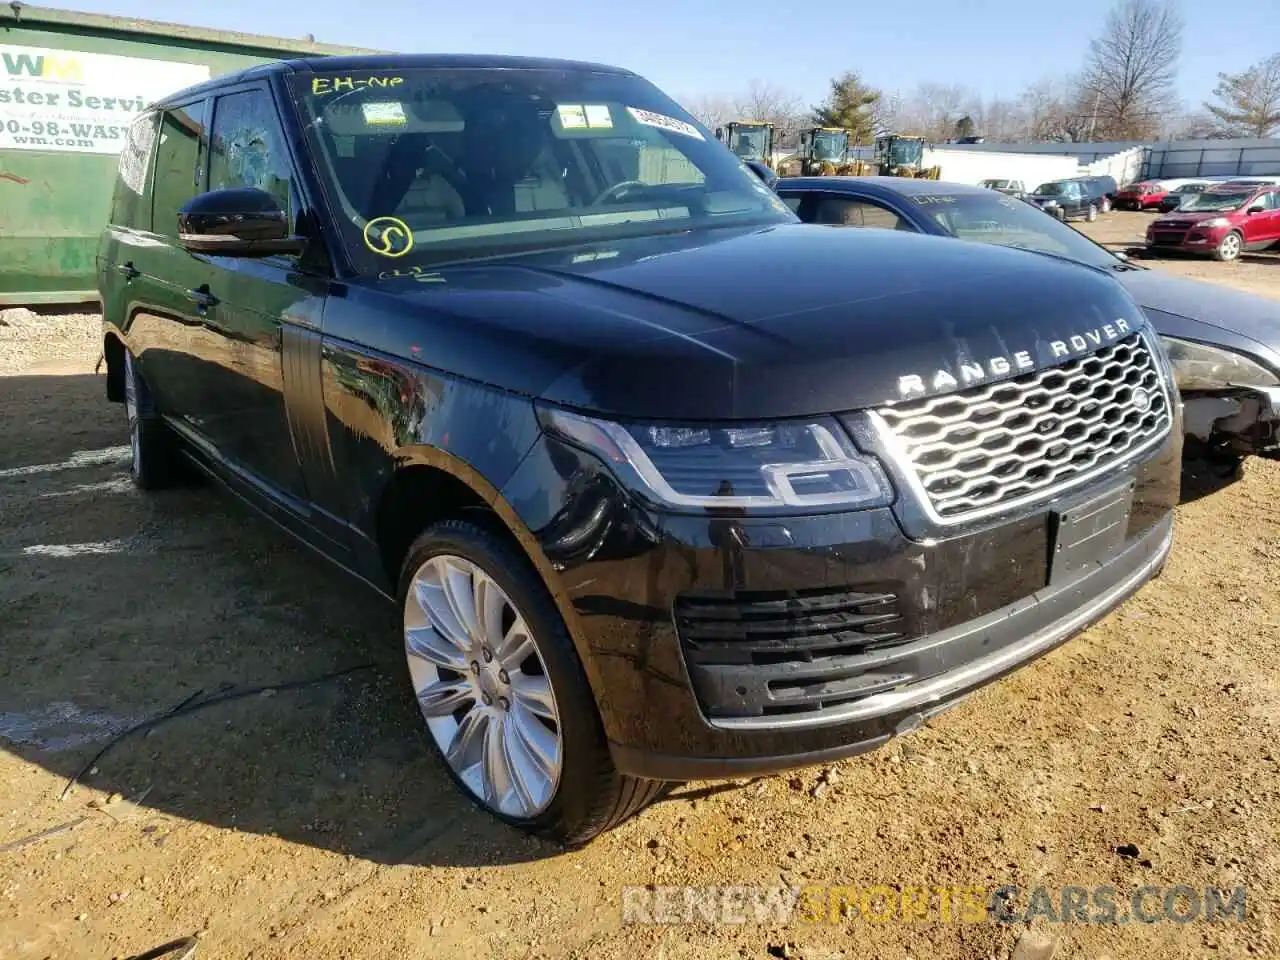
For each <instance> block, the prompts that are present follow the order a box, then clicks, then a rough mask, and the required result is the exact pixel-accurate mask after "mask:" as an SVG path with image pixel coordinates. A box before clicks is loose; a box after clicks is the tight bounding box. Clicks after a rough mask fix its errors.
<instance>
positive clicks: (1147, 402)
mask: <svg viewBox="0 0 1280 960" xmlns="http://www.w3.org/2000/svg"><path fill="white" fill-rule="evenodd" d="M1133 406H1134V409H1136V410H1137V411H1138V412H1139V413H1146V412H1147V411H1148V410H1150V409H1151V394H1149V393H1147V391H1145V390H1143V389H1142V388H1141V387H1134V388H1133Z"/></svg>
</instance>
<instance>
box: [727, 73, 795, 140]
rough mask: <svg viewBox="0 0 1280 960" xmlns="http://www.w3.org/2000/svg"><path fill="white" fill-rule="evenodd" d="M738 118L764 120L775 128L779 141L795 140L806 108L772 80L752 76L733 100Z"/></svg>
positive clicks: (788, 91)
mask: <svg viewBox="0 0 1280 960" xmlns="http://www.w3.org/2000/svg"><path fill="white" fill-rule="evenodd" d="M737 109H738V114H739V116H738V117H737V119H739V120H765V121H768V122H769V123H772V124H773V125H774V126H775V127H776V128H777V141H778V143H779V144H782V143H789V142H791V141H793V140H795V139H796V138H797V137H798V136H799V134H800V130H801V128H802V127H803V126H804V124H805V119H806V117H807V116H808V111H807V110H806V109H805V107H804V101H802V100H801V99H800V98H799V97H798V96H797V95H796V94H795V93H793V92H792V91H790V90H787V89H785V88H784V87H780V86H777V85H776V84H772V83H767V82H765V81H762V80H752V81H751V84H750V86H748V87H747V91H746V93H745V94H743V95H742V96H741V97H739V98H738V100H737Z"/></svg>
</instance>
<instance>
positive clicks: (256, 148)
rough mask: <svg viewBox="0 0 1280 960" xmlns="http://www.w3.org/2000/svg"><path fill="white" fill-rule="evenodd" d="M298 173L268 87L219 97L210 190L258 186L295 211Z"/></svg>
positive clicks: (214, 117) (211, 154)
mask: <svg viewBox="0 0 1280 960" xmlns="http://www.w3.org/2000/svg"><path fill="white" fill-rule="evenodd" d="M292 181H293V175H292V172H291V167H290V163H289V155H288V153H287V152H286V150H285V147H284V137H283V136H282V134H281V132H280V120H279V117H278V116H277V114H276V107H275V103H274V101H273V100H272V99H271V95H270V94H269V93H268V92H267V91H266V90H262V89H256V90H243V91H240V92H238V93H229V94H226V95H224V96H221V97H218V99H217V102H216V104H215V106H214V113H213V137H212V141H211V148H210V157H209V189H210V190H222V189H224V188H227V187H256V188H257V189H259V190H265V191H266V192H267V193H269V194H271V195H272V196H273V197H275V198H276V201H277V202H278V203H279V204H280V209H282V210H284V211H285V213H286V214H288V213H289V212H290V206H291V204H290V186H291V184H292Z"/></svg>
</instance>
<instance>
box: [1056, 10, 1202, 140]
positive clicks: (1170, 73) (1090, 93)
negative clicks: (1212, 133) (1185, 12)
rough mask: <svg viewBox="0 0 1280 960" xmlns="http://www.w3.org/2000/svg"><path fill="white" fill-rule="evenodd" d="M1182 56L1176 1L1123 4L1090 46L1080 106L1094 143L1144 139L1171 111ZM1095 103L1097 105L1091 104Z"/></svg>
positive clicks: (1077, 105) (1180, 29)
mask: <svg viewBox="0 0 1280 960" xmlns="http://www.w3.org/2000/svg"><path fill="white" fill-rule="evenodd" d="M1181 52H1182V19H1181V17H1180V16H1179V15H1178V10H1177V7H1176V6H1175V4H1174V2H1173V0H1119V3H1118V4H1117V5H1116V6H1115V7H1114V8H1113V9H1112V11H1111V13H1110V14H1109V15H1108V17H1107V22H1106V26H1105V28H1104V30H1103V33H1102V36H1100V37H1098V38H1097V39H1095V40H1094V41H1093V42H1092V43H1090V45H1089V55H1088V57H1087V59H1086V61H1085V71H1084V77H1083V78H1082V83H1081V95H1080V97H1079V101H1080V102H1079V103H1077V104H1076V105H1075V106H1076V108H1077V109H1079V108H1087V109H1088V110H1089V115H1090V139H1113V140H1143V139H1146V138H1148V137H1151V136H1153V135H1154V134H1155V133H1157V132H1158V130H1159V128H1160V126H1161V120H1162V118H1163V116H1164V114H1166V113H1168V112H1169V108H1170V97H1171V96H1172V92H1173V89H1174V81H1175V80H1176V79H1177V74H1178V58H1179V56H1180V55H1181ZM1090 101H1092V103H1090Z"/></svg>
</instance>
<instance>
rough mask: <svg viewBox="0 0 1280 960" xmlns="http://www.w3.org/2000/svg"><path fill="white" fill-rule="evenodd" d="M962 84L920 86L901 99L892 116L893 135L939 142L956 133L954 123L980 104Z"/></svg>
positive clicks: (928, 84) (923, 84) (979, 99)
mask: <svg viewBox="0 0 1280 960" xmlns="http://www.w3.org/2000/svg"><path fill="white" fill-rule="evenodd" d="M980 101H981V98H980V97H977V96H976V95H975V94H974V93H973V91H971V90H969V89H967V88H966V87H964V86H963V85H961V84H954V83H953V84H942V83H922V84H920V85H919V86H917V87H916V88H915V90H914V91H912V93H911V95H910V96H908V97H905V98H903V99H902V102H901V104H900V106H899V109H898V110H897V112H896V115H895V117H894V126H895V128H896V129H895V132H897V133H911V134H915V135H917V136H922V137H926V138H928V139H930V140H935V141H942V140H946V139H947V138H948V137H950V136H952V135H953V134H954V132H955V125H956V121H957V120H959V119H960V118H961V117H962V116H964V115H965V114H968V113H972V112H973V105H974V103H975V102H980Z"/></svg>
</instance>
